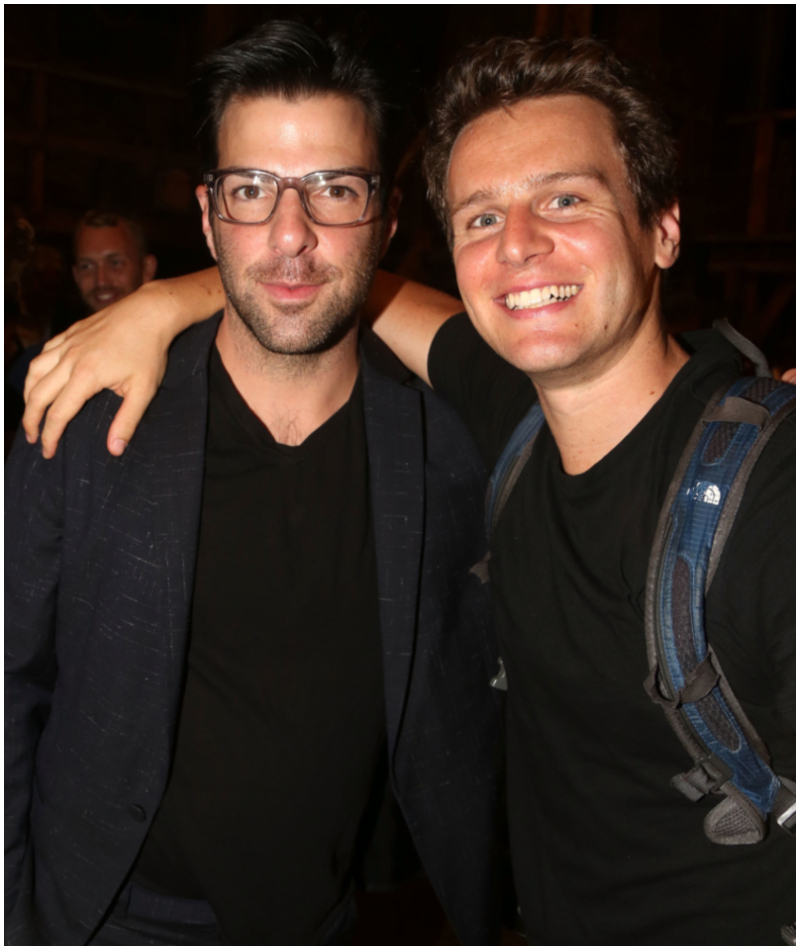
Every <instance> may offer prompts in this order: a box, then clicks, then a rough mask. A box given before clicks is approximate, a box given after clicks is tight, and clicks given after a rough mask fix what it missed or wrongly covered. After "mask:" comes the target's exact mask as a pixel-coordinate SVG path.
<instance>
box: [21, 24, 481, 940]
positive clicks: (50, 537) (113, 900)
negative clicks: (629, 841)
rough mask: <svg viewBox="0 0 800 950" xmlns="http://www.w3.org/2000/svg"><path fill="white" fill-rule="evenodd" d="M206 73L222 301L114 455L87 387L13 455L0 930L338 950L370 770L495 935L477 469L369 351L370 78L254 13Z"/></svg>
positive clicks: (380, 356) (442, 412) (379, 236)
mask: <svg viewBox="0 0 800 950" xmlns="http://www.w3.org/2000/svg"><path fill="white" fill-rule="evenodd" d="M198 90H199V98H200V101H201V102H202V104H203V110H204V113H203V114H204V120H203V123H202V128H201V134H202V141H203V162H204V167H205V168H206V169H207V172H206V174H205V179H204V182H205V183H204V184H203V185H202V186H201V187H199V188H198V190H197V195H198V200H199V202H200V206H201V208H202V212H203V230H204V233H205V235H206V240H207V242H208V246H209V249H210V250H211V253H212V255H213V256H214V258H215V259H216V261H217V262H218V264H219V269H220V272H221V274H222V280H223V283H224V287H225V293H226V300H225V306H224V311H223V313H222V315H221V316H219V315H218V316H217V317H216V318H215V319H212V320H211V321H208V322H206V323H204V324H200V325H198V326H197V327H196V328H194V329H192V330H190V331H188V332H187V333H186V334H184V335H183V336H182V337H181V338H180V339H179V340H178V341H177V342H176V343H175V346H174V347H173V349H172V351H171V354H170V358H169V365H168V368H167V373H166V377H165V379H164V383H163V385H162V386H161V388H160V391H159V393H158V396H157V398H156V399H155V401H154V402H153V404H152V406H151V408H150V409H149V410H148V413H147V416H146V419H145V421H144V422H143V424H142V426H141V427H140V429H139V432H138V433H137V436H136V438H135V439H133V440H132V441H131V444H130V445H129V446H128V447H127V450H126V451H125V452H124V454H123V455H122V457H121V458H115V459H111V460H109V458H108V456H107V454H106V452H105V448H104V446H103V445H102V440H100V439H98V438H97V433H98V432H99V431H101V430H105V428H107V426H108V423H109V422H110V420H111V418H112V416H113V415H114V413H115V412H116V410H117V409H118V407H119V398H118V396H116V395H114V394H113V393H108V392H106V393H104V394H101V395H100V396H98V397H97V398H96V399H95V400H93V401H92V402H91V403H90V404H88V405H87V407H86V409H85V410H84V411H83V412H82V413H81V414H80V416H79V418H77V419H76V420H75V421H74V423H72V424H71V425H70V427H69V428H68V430H67V432H66V434H65V437H64V442H63V444H62V447H61V449H60V450H59V453H58V456H57V458H56V459H55V460H54V461H52V462H51V461H44V460H43V458H42V456H41V453H39V452H38V451H37V450H35V449H34V448H32V447H30V446H26V445H25V444H24V442H22V441H20V442H19V443H18V445H17V446H16V449H15V452H14V453H13V457H12V459H11V461H10V465H9V473H8V478H7V486H8V492H9V496H10V498H9V505H8V508H9V512H10V514H9V516H8V519H7V525H8V530H9V535H10V538H11V543H12V545H13V549H14V550H15V551H18V552H20V553H19V555H18V556H17V557H15V559H14V563H13V564H10V565H9V574H8V576H7V578H6V590H7V593H8V598H9V602H10V608H9V612H8V617H7V626H6V637H7V640H6V643H7V656H8V660H7V684H6V696H7V707H8V714H7V716H8V718H7V739H6V750H7V759H6V781H7V794H6V803H7V838H6V845H7V862H6V866H7V876H8V879H7V883H6V908H7V912H10V919H9V922H8V927H7V932H6V941H7V943H10V944H42V943H45V944H46V943H53V944H72V943H90V944H98V945H110V944H160V945H165V944H184V943H185V944H196V945H209V944H218V943H220V942H225V943H232V944H255V943H258V944H289V943H298V944H309V943H336V942H340V941H342V940H343V939H344V936H345V935H346V933H347V931H348V928H349V927H350V925H351V923H352V913H353V911H352V892H353V887H354V878H355V875H356V871H357V862H358V857H359V854H360V853H361V851H362V850H363V849H362V844H363V843H364V842H365V841H366V840H368V838H369V834H370V831H371V827H370V809H371V805H370V802H371V800H374V797H375V796H374V793H375V791H377V792H378V793H380V791H381V789H382V781H381V779H382V769H383V770H384V771H385V769H386V767H387V763H388V769H389V774H390V777H391V782H392V786H393V789H394V792H395V795H396V797H397V800H398V802H399V804H400V806H401V808H402V810H403V813H404V816H405V819H406V821H407V823H408V825H409V828H410V830H411V833H412V836H413V838H414V841H415V844H416V847H417V850H418V851H419V853H420V855H421V857H422V860H423V864H424V865H425V869H426V871H427V873H428V876H429V877H430V879H431V881H432V883H433V885H434V887H435V889H436V890H437V893H438V894H439V896H440V898H441V900H442V902H443V904H444V906H445V909H446V911H447V913H448V915H449V916H450V918H451V920H452V922H453V924H454V926H455V927H456V930H457V932H458V934H459V937H460V939H461V940H462V941H463V942H465V943H486V942H491V941H493V940H494V939H496V923H497V921H496V914H495V904H494V901H493V899H492V894H493V890H492V888H493V884H492V876H493V870H492V867H493V854H494V849H495V841H494V830H493V822H494V816H495V814H496V812H497V810H498V809H497V781H496V768H495V763H496V761H497V759H498V755H497V752H498V747H499V741H500V740H499V732H498V729H497V712H498V710H497V707H496V696H495V695H494V694H493V693H494V691H492V690H490V689H489V688H488V680H489V677H490V675H491V672H492V670H493V663H494V661H495V659H496V655H497V653H496V647H494V646H493V644H492V639H491V636H490V631H489V626H488V613H487V602H486V594H485V592H484V590H483V589H482V588H481V585H480V583H479V582H478V580H477V578H475V577H472V576H470V575H469V573H468V570H469V567H470V566H471V565H472V564H473V563H474V562H475V561H476V560H477V559H478V558H479V557H480V556H481V554H482V553H483V549H484V542H483V539H482V528H481V501H482V485H483V483H484V477H485V474H484V473H483V471H482V468H481V464H480V462H479V461H478V460H477V458H476V456H475V453H474V450H473V448H472V447H471V444H470V443H469V440H468V438H467V437H466V434H465V430H464V429H463V428H462V426H461V424H460V423H459V422H458V420H457V418H456V417H455V416H454V414H453V413H452V412H451V411H450V410H448V409H447V408H446V407H445V406H444V404H443V403H442V402H441V401H440V400H438V399H437V398H436V397H435V396H434V395H433V393H432V392H431V391H430V390H429V389H427V388H426V387H424V386H422V385H421V384H419V383H418V382H415V381H414V380H413V378H412V377H410V376H409V374H408V373H407V372H406V371H404V370H403V369H402V368H401V367H400V366H399V364H397V362H396V361H395V360H394V357H393V356H392V354H391V353H390V352H389V351H388V350H386V349H385V347H383V346H382V344H380V343H379V342H378V341H377V340H375V339H374V338H371V337H369V336H368V335H365V336H364V338H363V339H362V340H361V342H359V326H358V322H359V321H358V315H359V311H360V309H361V307H362V304H364V302H365V300H366V298H367V294H368V292H369V290H370V287H371V285H372V283H373V278H374V276H375V271H376V267H377V262H378V260H379V258H380V256H381V254H382V252H383V251H384V250H385V248H386V246H387V244H388V242H389V240H390V238H391V236H392V234H393V232H394V228H395V212H396V206H397V200H396V196H395V195H393V194H392V193H391V189H390V187H389V184H390V181H391V178H390V177H389V171H390V170H389V168H388V163H387V160H386V153H387V145H386V140H385V136H384V135H383V134H382V131H381V130H382V129H384V128H385V127H386V123H385V121H384V120H385V115H384V113H385V109H384V105H383V102H382V99H381V93H380V89H379V86H378V83H377V81H376V79H375V76H374V75H373V74H372V73H371V71H370V70H369V69H368V68H367V67H366V66H364V64H363V63H362V62H360V61H359V60H358V59H356V58H354V57H353V56H352V55H350V54H348V53H347V52H346V51H344V50H343V49H341V48H339V47H338V46H335V45H333V44H329V43H327V42H324V41H322V40H321V39H320V38H319V37H317V36H316V35H315V34H313V33H311V32H310V31H307V30H305V29H303V28H300V27H297V26H293V25H289V24H272V25H270V26H268V27H266V28H263V29H262V30H260V31H259V32H257V33H256V34H255V35H254V36H252V37H251V38H249V39H247V40H244V41H242V42H240V43H237V44H234V45H233V46H231V47H228V48H226V49H225V50H222V51H221V52H219V53H217V54H215V55H213V56H212V57H211V58H210V59H209V60H208V61H207V62H206V63H205V65H204V68H203V70H202V75H201V79H200V82H199V85H198ZM442 306H443V307H447V306H449V301H448V302H446V303H443V304H442Z"/></svg>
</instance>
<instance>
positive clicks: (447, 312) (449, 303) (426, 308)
mask: <svg viewBox="0 0 800 950" xmlns="http://www.w3.org/2000/svg"><path fill="white" fill-rule="evenodd" d="M463 309H464V308H463V306H462V304H461V301H460V300H457V299H456V298H455V297H451V296H450V295H449V294H444V293H442V292H441V291H439V290H434V289H433V288H431V287H426V286H424V285H423V284H418V283H416V282H415V281H413V280H406V279H405V278H403V277H398V276H396V275H395V274H389V273H387V272H386V271H378V274H377V276H376V278H375V283H374V285H373V288H372V291H371V292H370V295H369V297H368V299H367V302H366V304H365V305H364V312H365V318H366V320H367V322H369V323H371V324H372V328H373V329H374V330H375V332H376V333H377V334H378V336H379V337H380V338H381V339H382V340H383V342H384V343H386V344H387V346H389V347H390V348H391V349H392V350H393V351H394V353H395V355H396V356H397V357H398V358H399V359H400V360H401V361H402V362H403V363H405V365H406V366H407V367H408V368H409V369H410V370H411V371H412V372H413V373H415V374H416V375H417V376H419V377H420V379H424V380H425V382H426V383H428V384H429V385H430V379H429V378H428V354H429V352H430V348H431V344H432V343H433V338H434V337H435V336H436V334H437V333H438V331H439V328H440V327H441V326H442V324H443V323H445V321H447V320H448V319H449V318H450V317H452V316H453V314H455V313H458V312H459V311H461V310H463Z"/></svg>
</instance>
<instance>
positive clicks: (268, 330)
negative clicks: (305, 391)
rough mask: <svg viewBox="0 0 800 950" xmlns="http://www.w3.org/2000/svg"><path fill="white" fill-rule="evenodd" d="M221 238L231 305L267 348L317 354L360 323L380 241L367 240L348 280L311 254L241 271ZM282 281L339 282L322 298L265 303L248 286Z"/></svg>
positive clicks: (224, 281)
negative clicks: (310, 301) (317, 299)
mask: <svg viewBox="0 0 800 950" xmlns="http://www.w3.org/2000/svg"><path fill="white" fill-rule="evenodd" d="M220 237H221V235H220V234H219V232H218V233H217V235H216V242H215V243H216V248H217V264H218V265H219V272H220V277H221V278H222V285H223V287H224V288H225V293H226V295H227V298H228V301H229V304H230V306H231V307H232V308H233V309H234V311H235V314H236V316H238V317H239V319H240V320H241V322H242V324H243V325H244V326H245V327H246V328H247V330H249V332H250V333H251V334H252V336H253V337H254V338H255V339H256V341H257V342H258V343H259V344H260V346H261V347H263V349H264V350H267V351H268V352H270V353H274V354H277V355H280V356H288V357H291V356H298V357H313V356H315V355H318V354H322V353H326V352H327V351H329V350H331V349H333V348H334V347H335V346H336V345H337V344H338V343H339V342H341V340H343V339H344V337H345V336H347V334H348V333H349V332H350V331H351V330H352V329H353V328H354V327H355V326H356V324H357V323H358V317H359V310H360V308H361V305H362V304H363V303H364V301H365V300H366V299H367V296H368V295H369V291H370V288H371V287H372V282H373V280H374V278H375V272H376V271H377V268H378V259H379V257H380V247H379V242H378V241H377V240H374V241H371V242H369V243H368V244H366V245H365V246H364V248H363V249H362V250H361V253H360V254H359V255H358V258H355V259H354V260H353V262H352V267H351V274H350V279H349V280H347V279H346V277H347V275H345V272H344V271H342V270H341V269H340V268H338V267H336V266H334V265H333V264H327V263H319V262H316V261H314V260H312V259H311V258H308V257H297V258H284V257H280V258H275V259H274V260H272V261H267V262H259V263H258V264H253V265H251V266H250V267H248V268H247V269H246V270H245V271H244V273H243V274H241V275H240V274H237V272H236V269H235V267H234V265H233V261H232V257H233V254H232V252H230V251H229V250H228V248H226V246H225V241H224V239H222V240H220ZM343 276H344V277H345V279H344V280H342V278H343ZM283 281H286V282H297V283H312V284H336V285H338V286H337V288H336V289H335V290H334V292H333V293H331V294H328V295H326V298H325V299H324V300H323V301H320V302H312V303H310V304H309V303H296V304H292V303H286V304H270V305H265V303H264V302H263V301H260V300H259V299H258V298H257V296H256V294H255V293H254V292H252V291H250V290H248V286H252V285H253V284H256V283H259V282H263V283H271V282H283Z"/></svg>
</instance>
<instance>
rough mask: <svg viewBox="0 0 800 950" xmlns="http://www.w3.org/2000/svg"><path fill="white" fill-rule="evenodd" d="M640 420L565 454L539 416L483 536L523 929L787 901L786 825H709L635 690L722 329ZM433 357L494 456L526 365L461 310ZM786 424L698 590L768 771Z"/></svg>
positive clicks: (667, 734)
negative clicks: (614, 438) (573, 461)
mask: <svg viewBox="0 0 800 950" xmlns="http://www.w3.org/2000/svg"><path fill="white" fill-rule="evenodd" d="M687 343H689V344H691V346H692V348H693V350H694V352H693V354H692V358H691V359H690V360H689V362H688V363H686V364H685V366H684V367H683V368H682V369H681V371H680V372H679V373H678V374H677V376H676V377H675V379H674V380H673V381H672V383H671V384H670V386H669V388H668V389H667V391H666V392H665V393H664V395H663V397H662V398H661V399H660V400H659V402H658V403H657V404H656V405H655V406H654V407H653V408H652V410H651V411H650V412H649V413H648V414H647V415H646V416H645V418H644V419H643V420H642V421H641V422H640V423H639V425H637V426H636V427H635V428H634V430H633V431H632V432H631V433H630V434H629V435H628V436H627V437H626V438H625V439H624V440H623V441H622V442H621V443H620V444H619V445H617V446H616V447H615V448H614V449H613V450H612V451H611V452H610V453H609V454H608V455H606V456H605V457H604V458H603V459H601V460H600V461H599V462H598V463H597V464H596V465H594V466H593V467H592V468H591V469H589V470H588V471H586V472H584V473H582V474H579V475H567V474H566V473H565V472H564V470H563V468H562V466H561V461H560V456H559V453H558V448H557V446H556V444H555V442H554V440H553V438H552V435H551V433H550V431H549V429H548V428H547V426H545V427H544V428H543V429H542V431H541V432H540V434H539V437H538V438H537V440H536V443H535V445H534V449H533V453H532V455H531V458H530V459H529V461H528V463H527V465H526V467H525V469H524V470H523V473H522V476H521V477H520V480H519V482H518V483H517V485H516V486H515V488H514V490H513V492H512V494H511V496H510V497H509V500H508V502H507V505H506V507H505V509H504V510H503V512H502V514H501V516H500V519H499V521H498V524H497V526H496V530H495V533H494V536H493V538H492V542H491V551H492V556H491V560H490V562H489V570H490V577H491V584H492V593H493V600H494V605H495V620H496V628H497V634H498V638H499V640H500V645H501V651H502V655H503V659H504V662H505V665H506V670H507V675H508V705H507V711H508V803H509V822H510V836H511V848H512V856H513V863H514V874H515V880H516V885H517V893H518V897H519V900H520V904H521V907H522V911H523V917H524V920H525V924H526V928H527V936H528V939H529V940H530V941H531V942H532V943H541V944H567V945H604V944H614V945H636V944H641V945H648V944H664V945H686V944H722V945H726V944H727V945H739V944H770V943H772V944H776V943H780V928H781V926H783V925H785V924H788V923H791V922H793V921H794V919H795V918H794V874H793V869H794V842H793V841H792V840H791V839H790V838H789V837H788V835H786V834H785V833H784V832H782V831H781V830H780V829H776V828H775V827H771V828H770V830H769V834H768V836H767V838H766V840H765V841H763V842H762V843H760V844H757V845H750V846H738V847H736V846H734V847H731V846H727V847H726V846H721V845H716V844H712V843H711V842H710V841H709V840H708V839H707V838H706V836H705V834H704V832H703V817H704V815H705V813H706V812H707V811H708V810H709V808H710V807H711V805H713V804H716V803H717V802H718V801H719V799H718V798H716V797H712V799H711V801H709V800H705V801H703V802H700V803H692V802H690V801H689V800H688V799H686V798H684V797H683V796H682V795H681V794H680V793H679V792H677V791H676V790H674V789H673V788H671V787H670V779H671V777H672V776H673V775H675V774H677V773H679V772H685V771H687V770H688V769H689V768H690V766H691V760H690V759H689V757H688V754H687V753H686V752H685V751H684V749H683V746H682V745H681V743H680V742H679V740H678V739H677V737H676V736H675V735H674V734H673V732H672V730H671V729H670V727H669V725H668V724H667V721H666V719H665V717H664V714H663V712H662V711H661V709H660V708H659V707H657V706H656V705H655V704H654V703H653V702H652V701H651V700H650V698H649V697H648V696H647V695H646V693H645V690H644V688H643V682H644V680H645V678H646V676H647V672H648V666H647V656H646V648H645V637H644V602H645V593H644V591H645V579H646V572H647V563H648V558H649V554H650V548H651V545H652V541H653V538H654V535H655V527H656V522H657V519H658V514H659V510H660V507H661V504H662V502H663V499H664V497H665V494H666V491H667V488H668V485H669V483H670V481H671V478H672V474H673V472H674V470H675V468H676V466H677V463H678V460H679V457H680V454H681V452H682V450H683V448H684V446H685V445H686V443H687V441H688V439H689V436H690V434H691V432H692V429H693V428H694V425H695V423H696V421H697V419H698V418H699V416H700V413H701V411H702V409H703V407H704V406H705V405H706V403H707V401H708V400H709V399H710V397H711V396H712V394H713V393H714V392H715V391H716V389H717V388H718V387H719V386H720V385H721V384H723V383H725V382H727V381H732V380H733V378H735V377H736V376H737V375H738V372H739V370H738V365H737V360H736V357H735V353H734V351H733V349H732V348H731V347H730V346H729V344H727V343H726V342H725V341H724V340H723V339H722V337H720V336H719V335H718V334H716V333H714V332H708V333H701V334H697V335H695V334H692V335H688V336H687ZM429 371H430V376H431V380H432V382H433V384H434V387H435V388H436V390H437V391H438V392H439V393H440V394H442V395H443V396H444V397H445V398H447V399H448V400H449V401H450V402H451V403H452V404H453V405H454V407H455V408H456V409H457V410H458V411H459V412H460V414H461V415H462V417H463V418H464V420H465V422H466V424H467V426H468V427H469V429H470V431H471V433H472V435H473V437H474V438H475V440H476V443H477V445H478V447H479V450H480V451H481V452H482V454H483V456H484V459H485V461H486V463H487V466H488V467H489V469H490V470H491V469H492V468H493V467H494V465H495V464H496V462H497V459H498V458H499V455H500V453H501V451H502V449H503V447H504V446H505V444H506V442H507V440H508V439H509V437H510V436H511V433H512V432H513V430H514V428H515V427H516V425H517V424H518V422H519V421H520V420H521V418H522V417H523V416H524V414H525V413H526V412H527V410H528V409H529V407H530V406H531V405H532V403H533V401H534V399H535V398H536V397H535V390H534V389H533V386H532V384H531V382H530V380H529V379H528V378H527V377H526V376H525V375H524V374H522V373H520V372H519V371H518V370H516V369H514V368H513V367H511V366H509V364H507V363H505V362H504V361H503V360H502V359H500V357H498V356H497V355H496V354H495V353H493V352H492V351H491V350H490V349H489V347H488V346H486V344H485V343H484V342H483V341H482V340H481V339H480V337H479V336H478V335H477V333H476V332H475V331H474V329H473V328H472V326H471V325H470V323H469V321H468V320H467V318H466V316H459V317H455V318H453V319H452V320H450V321H449V322H448V323H446V324H445V325H444V327H443V328H442V329H441V330H440V331H439V333H438V335H437V337H436V339H435V341H434V344H433V348H432V350H431V354H430V360H429ZM794 430H795V426H794V423H793V421H791V422H788V423H784V425H782V426H781V427H780V428H779V429H778V431H777V432H776V434H775V436H774V437H773V439H772V441H771V442H770V444H769V445H768V447H767V449H766V451H765V453H764V454H763V456H762V458H761V459H760V461H759V463H758V465H757V466H756V468H755V470H754V472H753V474H752V476H751V480H750V482H749V485H748V489H747V492H746V494H745V498H744V500H743V503H742V506H741V508H740V511H739V515H738V517H737V521H736V524H735V526H734V529H733V531H732V533H731V536H730V538H729V541H728V544H727V546H726V549H725V554H724V555H723V560H722V561H721V563H720V566H719V569H718V571H717V574H716V576H715V579H714V582H713V584H712V587H711V590H710V591H709V596H708V599H707V632H708V637H709V641H710V642H711V644H712V646H713V647H714V649H715V650H716V652H717V655H718V657H719V659H720V661H721V664H722V667H723V669H724V670H725V672H726V675H727V677H728V679H729V680H730V682H731V685H732V687H733V690H734V692H735V693H736V695H737V697H738V698H739V700H740V702H741V703H742V705H743V707H744V708H745V711H746V713H747V715H748V716H749V717H750V719H751V721H752V722H753V723H754V725H755V726H756V728H757V729H758V731H759V733H760V734H761V736H762V738H763V739H764V740H765V741H766V743H767V746H768V748H769V750H770V753H771V755H772V757H773V765H774V767H775V768H776V771H778V772H779V773H780V774H784V775H787V776H790V777H791V776H793V775H794V581H795V567H794Z"/></svg>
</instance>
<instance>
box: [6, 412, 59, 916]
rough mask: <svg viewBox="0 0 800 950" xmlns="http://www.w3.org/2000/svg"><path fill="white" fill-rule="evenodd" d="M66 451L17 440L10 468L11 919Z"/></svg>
mask: <svg viewBox="0 0 800 950" xmlns="http://www.w3.org/2000/svg"><path fill="white" fill-rule="evenodd" d="M64 454H65V450H64V447H63V446H62V447H61V448H60V451H59V453H58V454H57V455H56V458H55V459H53V460H50V461H47V460H45V459H43V458H42V455H41V447H40V445H38V444H37V445H36V446H31V445H28V444H27V443H26V442H25V438H24V434H23V433H22V432H21V431H20V432H19V433H18V435H17V438H16V441H15V444H14V448H13V450H12V452H11V455H10V456H9V459H8V461H7V463H6V479H5V493H6V511H5V524H6V546H5V595H6V617H5V650H6V667H5V707H6V708H5V713H6V725H5V808H6V815H5V849H6V890H5V907H6V915H8V914H9V913H10V912H11V911H12V910H13V908H14V905H15V903H16V900H17V896H18V892H19V889H20V881H21V876H22V868H23V863H24V859H25V856H26V851H27V848H28V838H29V827H28V826H29V813H30V807H31V795H32V789H33V780H34V763H35V759H36V749H37V745H38V742H39V738H40V736H41V733H42V730H43V728H44V724H45V723H46V721H47V718H48V715H49V712H50V705H51V699H52V694H53V689H54V686H55V679H56V656H55V611H56V598H57V594H58V578H59V570H60V560H61V535H62V525H63V490H62V485H63V479H62V475H63V457H64Z"/></svg>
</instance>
